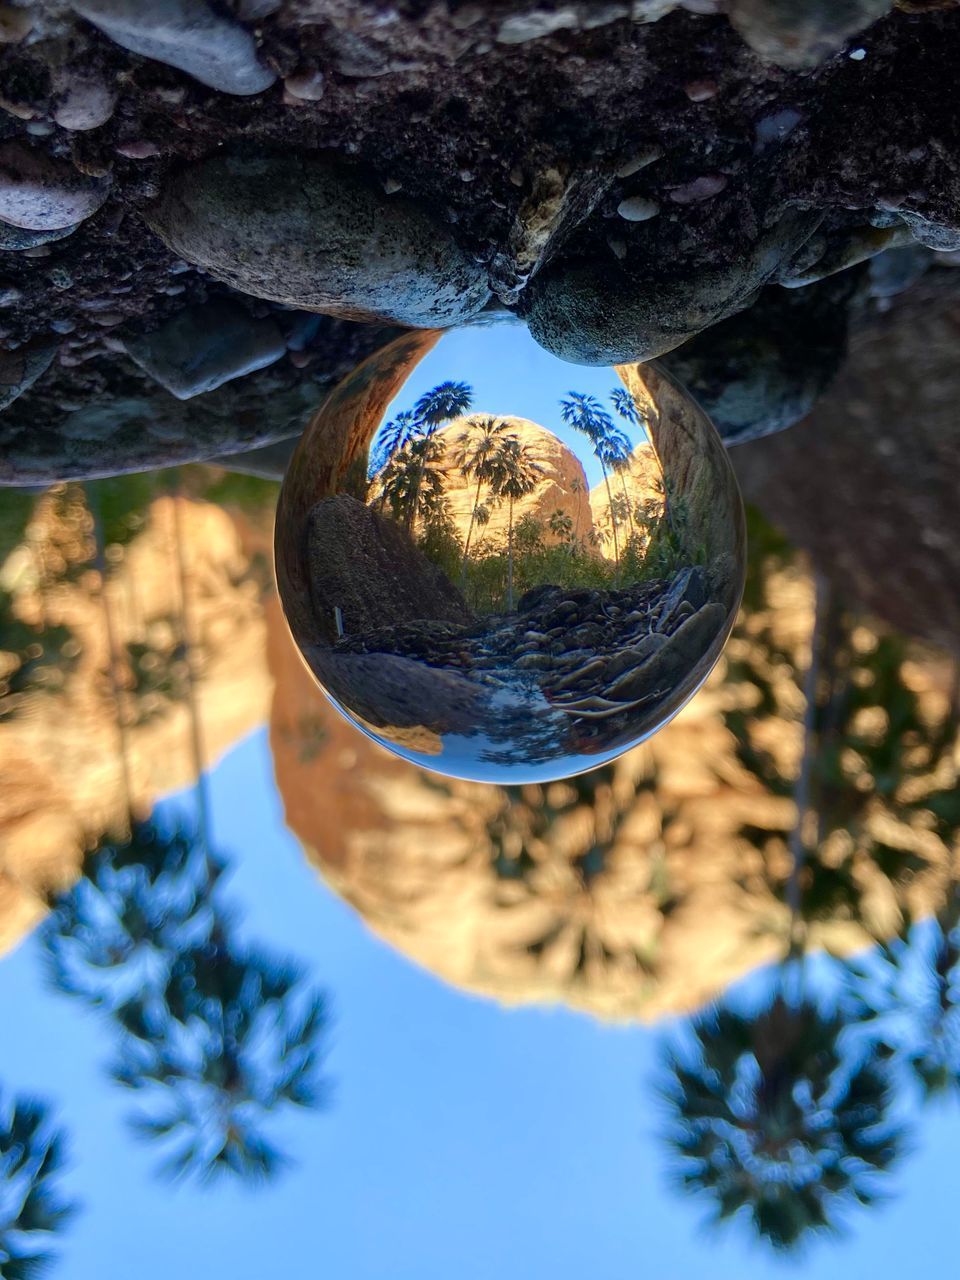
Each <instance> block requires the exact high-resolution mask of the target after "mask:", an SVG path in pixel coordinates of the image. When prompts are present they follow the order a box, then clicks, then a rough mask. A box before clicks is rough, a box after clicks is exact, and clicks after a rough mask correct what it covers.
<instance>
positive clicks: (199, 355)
mask: <svg viewBox="0 0 960 1280" xmlns="http://www.w3.org/2000/svg"><path fill="white" fill-rule="evenodd" d="M94 318H95V320H96V321H97V322H98V323H102V322H103V321H104V317H102V316H100V317H94ZM126 348H127V354H128V355H129V356H130V358H131V359H132V360H133V361H134V362H135V363H136V364H138V365H139V366H140V368H141V369H143V370H144V372H145V373H148V374H149V375H150V376H151V377H152V378H153V379H155V381H157V382H159V383H160V385H161V386H162V387H165V388H166V389H167V391H169V392H170V393H171V394H172V395H175V396H176V397H177V399H178V400H190V399H192V398H193V396H198V395H202V394H203V393H204V392H206V391H213V390H214V389H215V388H217V387H220V386H223V384H224V383H225V382H230V381H232V380H233V379H234V378H241V377H243V375H244V374H247V373H253V372H254V371H255V370H257V369H263V368H266V366H267V365H270V364H273V363H274V361H275V360H279V359H280V357H281V356H282V355H283V354H284V352H285V351H286V343H285V342H284V340H283V335H282V334H281V332H280V330H279V329H278V328H277V326H276V324H274V322H273V320H271V319H269V318H264V319H262V320H255V319H253V318H252V317H251V316H249V315H248V314H247V313H246V312H245V311H244V310H243V309H242V308H241V307H237V306H234V305H233V304H231V303H229V302H219V301H218V302H208V303H206V304H204V305H203V306H197V307H190V308H188V309H187V310H185V311H181V312H180V313H179V314H178V315H176V316H174V317H173V319H172V320H168V321H167V322H166V324H164V325H161V327H160V328H159V329H156V330H154V332H153V333H148V334H145V335H144V336H142V337H138V338H130V339H128V340H127V343H126Z"/></svg>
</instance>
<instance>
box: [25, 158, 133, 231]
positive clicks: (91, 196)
mask: <svg viewBox="0 0 960 1280" xmlns="http://www.w3.org/2000/svg"><path fill="white" fill-rule="evenodd" d="M107 191H108V185H107V184H106V183H105V182H103V181H100V180H97V179H94V178H88V177H84V176H83V175H82V174H79V173H77V171H76V169H74V168H73V166H72V165H70V164H67V163H66V161H63V160H54V159H52V158H51V157H49V156H47V155H44V154H43V153H41V152H38V151H28V150H27V149H26V148H25V147H23V146H22V145H21V144H20V143H17V142H5V143H3V144H0V219H2V220H3V221H4V222H7V223H10V224H11V225H12V226H15V227H23V228H25V229H26V230H28V231H60V230H63V229H64V228H68V227H73V226H75V225H76V224H77V223H78V222H83V220H84V219H85V218H89V217H90V215H91V214H93V213H96V211H97V210H98V209H99V208H100V206H101V205H102V204H103V202H104V200H106V198H107Z"/></svg>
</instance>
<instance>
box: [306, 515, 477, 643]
mask: <svg viewBox="0 0 960 1280" xmlns="http://www.w3.org/2000/svg"><path fill="white" fill-rule="evenodd" d="M307 538H308V543H307V555H308V558H309V565H310V584H311V589H312V592H313V603H314V610H315V616H316V619H317V625H318V628H319V629H320V634H321V635H322V636H323V638H324V639H326V640H327V641H328V642H329V643H334V642H335V641H336V640H337V638H338V635H339V631H338V627H337V623H336V619H335V616H334V610H335V609H339V610H340V616H341V625H342V628H343V634H344V635H345V636H348V637H349V636H351V635H355V634H360V633H363V632H367V631H373V630H375V629H376V628H378V627H386V626H391V625H394V624H396V623H401V622H412V621H421V620H435V621H438V622H457V623H466V622H468V621H469V620H470V610H469V609H468V608H467V605H466V602H465V601H464V599H463V596H462V595H461V594H460V592H459V591H458V590H457V588H456V587H455V586H454V585H453V583H452V582H450V580H449V579H448V578H447V577H446V575H445V574H444V573H443V572H442V571H441V570H440V569H438V568H437V566H436V565H435V564H433V563H432V561H430V560H428V559H427V557H426V556H425V555H424V554H423V552H422V551H420V550H418V549H417V547H416V546H415V545H414V543H413V541H412V539H411V538H410V535H409V534H408V533H407V532H406V531H405V530H404V529H402V528H401V527H400V526H399V525H398V524H396V522H395V521H393V520H390V519H388V518H387V517H386V516H381V515H379V514H378V513H377V512H376V511H374V510H372V509H371V508H369V507H365V506H364V505H363V503H362V502H358V501H357V500H356V498H351V497H348V496H347V495H345V494H342V495H339V496H337V497H334V498H323V499H322V500H321V501H320V502H318V503H317V505H316V506H315V507H314V508H313V510H312V511H311V512H310V518H309V522H308V532H307Z"/></svg>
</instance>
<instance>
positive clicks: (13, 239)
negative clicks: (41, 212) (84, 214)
mask: <svg viewBox="0 0 960 1280" xmlns="http://www.w3.org/2000/svg"><path fill="white" fill-rule="evenodd" d="M76 229H77V228H76V226H72V227H61V228H60V230H59V231H27V230H26V229H25V228H24V227H11V226H8V225H7V223H5V222H0V249H8V250H12V251H14V252H17V251H20V252H22V251H23V250H25V249H36V248H37V247H38V246H40V245H45V244H47V243H48V242H49V241H51V240H63V239H64V238H65V237H66V236H69V235H71V234H72V233H73V232H74V231H76Z"/></svg>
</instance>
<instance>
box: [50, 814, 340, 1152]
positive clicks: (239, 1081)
mask: <svg viewBox="0 0 960 1280" xmlns="http://www.w3.org/2000/svg"><path fill="white" fill-rule="evenodd" d="M223 869H224V864H223V863H222V862H221V861H219V860H218V859H215V858H213V857H211V856H210V855H209V854H208V853H207V852H206V850H205V848H204V845H203V841H202V840H201V839H200V837H199V835H198V834H197V833H195V832H190V831H188V830H187V829H186V828H184V827H183V825H182V824H181V825H177V826H174V827H173V828H172V829H170V830H166V829H163V828H161V827H160V826H159V825H158V824H156V823H154V822H145V823H137V824H135V825H134V828H133V831H132V833H131V837H130V839H129V840H128V841H126V842H122V843H117V842H109V841H104V842H101V843H100V844H99V845H98V846H97V847H96V848H95V850H94V851H93V853H92V854H91V856H90V857H89V858H88V859H87V861H86V865H85V868H84V871H85V874H84V877H83V879H81V881H80V882H79V883H78V884H77V885H76V886H75V887H74V888H73V889H71V890H70V891H69V892H68V893H67V894H64V895H62V896H61V898H60V899H59V900H58V901H57V903H56V904H55V908H54V911H53V913H52V915H51V917H50V920H49V922H48V924H47V925H46V926H45V931H44V941H45V943H46V949H47V957H48V963H49V966H50V971H51V974H52V976H53V980H54V982H55V983H56V984H57V986H58V987H59V988H60V989H61V990H63V991H64V992H66V993H68V994H72V995H77V996H79V997H80V998H82V999H84V1000H86V1001H87V1002H88V1003H90V1004H91V1005H93V1006H94V1007H96V1008H99V1009H101V1010H103V1011H104V1012H105V1013H106V1014H108V1015H109V1022H108V1025H109V1026H111V1027H112V1029H113V1030H114V1032H115V1033H118V1034H119V1039H120V1052H119V1055H118V1061H117V1065H116V1069H115V1072H114V1076H115V1079H117V1080H118V1082H120V1083H122V1084H124V1085H126V1086H127V1087H129V1088H131V1089H137V1090H140V1091H141V1093H142V1095H143V1096H144V1098H145V1099H146V1101H147V1104H148V1105H147V1109H146V1111H144V1112H143V1113H141V1114H140V1115H139V1116H138V1117H137V1118H136V1120H135V1127H136V1129H137V1131H138V1132H140V1133H141V1134H143V1135H146V1136H150V1137H153V1138H157V1139H160V1140H163V1141H165V1142H167V1143H168V1145H169V1147H170V1148H171V1152H170V1159H169V1161H168V1164H167V1168H168V1169H170V1170H172V1171H174V1172H177V1173H195V1174H197V1175H200V1176H207V1175H209V1174H211V1173H215V1172H220V1171H223V1170H229V1171H232V1172H234V1173H237V1174H239V1175H245V1176H251V1177H257V1176H265V1175H266V1174H269V1173H270V1172H272V1171H273V1170H274V1169H276V1168H277V1167H278V1166H279V1164H280V1163H281V1160H282V1157H281V1155H280V1153H279V1152H278V1151H277V1150H276V1149H275V1148H274V1147H273V1146H272V1145H271V1144H270V1143H269V1142H268V1141H267V1139H266V1137H265V1136H263V1133H262V1129H263V1121H264V1120H265V1118H266V1116H267V1114H268V1113H269V1112H272V1111H273V1110H274V1109H276V1108H277V1107H278V1106H279V1105H281V1104H284V1103H289V1104H294V1105H297V1106H316V1105H319V1103H320V1102H321V1100H322V1097H321V1088H320V1085H319V1083H318V1080H317V1071H318V1067H319V1063H320V1060H321V1052H320V1048H319V1043H318V1042H319V1039H320V1036H321V1035H322V1033H323V1031H324V1028H325V1013H324V1000H323V997H322V996H321V995H319V994H317V993H311V992H310V991H308V990H307V989H306V988H305V985H304V983H303V982H302V980H301V977H300V975H299V973H298V972H297V970H296V968H295V967H294V966H292V965H291V964H289V963H288V962H285V961H278V960H275V959H271V958H269V957H266V956H264V955H261V954H259V953H257V952H255V951H252V950H250V949H249V948H247V947H245V946H241V945H240V944H239V943H238V942H237V941H236V940H235V939H234V937H233V916H232V913H231V912H230V910H229V907H228V906H227V905H225V904H224V903H223V902H222V873H223Z"/></svg>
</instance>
